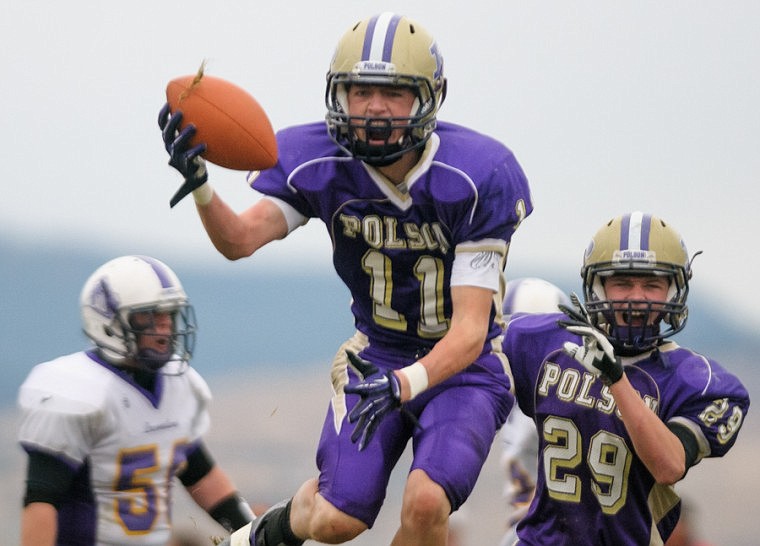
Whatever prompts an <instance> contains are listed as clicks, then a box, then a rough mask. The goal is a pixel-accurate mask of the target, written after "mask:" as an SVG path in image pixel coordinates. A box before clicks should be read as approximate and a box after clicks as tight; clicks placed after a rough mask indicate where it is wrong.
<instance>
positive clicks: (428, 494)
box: [401, 482, 451, 528]
mask: <svg viewBox="0 0 760 546" xmlns="http://www.w3.org/2000/svg"><path fill="white" fill-rule="evenodd" d="M450 510H451V506H450V504H449V501H448V499H447V498H446V494H445V493H444V492H443V489H441V487H440V486H439V485H437V484H435V483H433V482H429V483H428V484H425V485H423V486H421V487H415V488H414V489H413V490H411V491H407V494H406V495H405V497H404V505H403V508H402V515H401V519H402V524H403V525H405V526H407V527H409V528H433V527H435V526H439V525H445V524H446V522H447V521H448V517H449V512H450Z"/></svg>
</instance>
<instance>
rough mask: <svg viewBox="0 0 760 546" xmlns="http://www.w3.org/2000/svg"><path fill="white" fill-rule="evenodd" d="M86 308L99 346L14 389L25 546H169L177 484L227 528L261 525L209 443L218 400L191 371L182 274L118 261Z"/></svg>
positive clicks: (90, 292)
mask: <svg viewBox="0 0 760 546" xmlns="http://www.w3.org/2000/svg"><path fill="white" fill-rule="evenodd" d="M80 307H81V315H82V321H83V326H84V333H85V334H86V335H87V337H89V338H90V340H92V342H93V343H94V347H93V348H91V349H89V350H85V351H81V352H78V353H74V354H70V355H66V356H61V357H59V358H56V359H55V360H52V361H50V362H45V363H42V364H38V365H37V366H35V367H34V368H33V369H32V371H31V373H30V374H29V376H28V377H27V379H26V380H25V381H24V383H23V385H22V386H21V389H20V391H19V396H18V402H19V405H20V408H21V410H22V414H23V418H22V422H21V427H20V430H19V436H18V439H19V442H20V444H21V446H22V447H23V449H24V450H25V451H26V453H27V455H28V470H27V475H26V491H25V496H24V509H23V513H22V521H21V541H22V545H23V546H46V545H53V544H67V545H81V546H91V545H121V546H124V545H136V544H139V545H165V544H167V543H168V542H169V540H170V535H171V504H172V487H173V478H174V477H175V476H176V477H178V478H179V480H180V481H181V483H182V484H183V485H184V486H185V488H186V489H187V491H188V492H189V493H190V496H191V497H192V498H193V500H194V501H195V502H196V503H197V504H198V505H199V506H200V507H201V508H203V509H204V510H206V511H207V512H208V513H209V514H210V515H211V516H212V517H213V518H214V519H215V520H216V521H218V522H219V523H220V524H221V525H223V526H224V527H225V528H227V529H228V530H232V529H236V528H238V527H240V526H242V525H245V524H246V523H248V522H249V521H251V520H252V519H254V517H255V516H254V515H253V512H252V511H251V509H250V507H249V505H248V503H246V502H245V501H244V500H243V499H242V497H240V495H239V494H238V493H237V491H236V489H235V486H234V485H233V483H232V481H231V480H230V478H229V477H228V475H227V474H226V473H225V472H224V471H223V470H222V469H221V468H220V467H219V466H218V465H216V464H215V463H214V460H213V458H212V457H211V455H210V454H209V451H208V450H207V448H206V446H205V445H204V442H203V439H202V436H203V434H204V433H205V432H206V431H207V430H208V427H209V414H208V408H207V406H208V403H209V401H210V399H211V393H210V391H209V388H208V386H207V384H206V382H205V381H204V380H203V379H202V378H201V376H200V375H199V374H198V373H197V372H196V371H195V370H194V369H193V368H191V367H189V364H188V363H189V360H190V358H191V356H192V350H193V345H194V342H195V330H196V323H195V315H194V311H193V307H192V306H191V305H190V303H189V301H188V298H187V295H186V294H185V291H184V289H183V288H182V285H181V284H180V281H179V279H178V278H177V276H176V274H175V273H174V272H173V271H172V270H171V269H170V268H169V267H167V266H166V264H164V263H162V262H160V261H159V260H156V259H154V258H149V257H146V256H123V257H120V258H116V259H114V260H111V261H109V262H107V263H105V264H104V265H102V266H100V267H99V268H98V269H97V270H96V271H95V272H94V273H93V274H92V275H91V276H90V277H89V279H88V280H87V281H86V283H85V285H84V288H83V290H82V293H81V298H80Z"/></svg>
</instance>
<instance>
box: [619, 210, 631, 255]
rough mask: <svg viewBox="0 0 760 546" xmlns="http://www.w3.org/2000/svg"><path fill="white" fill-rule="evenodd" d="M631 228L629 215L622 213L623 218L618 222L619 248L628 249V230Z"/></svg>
mask: <svg viewBox="0 0 760 546" xmlns="http://www.w3.org/2000/svg"><path fill="white" fill-rule="evenodd" d="M630 228H631V215H630V214H625V215H623V220H622V221H621V222H620V250H628V239H629V237H628V231H629V230H630Z"/></svg>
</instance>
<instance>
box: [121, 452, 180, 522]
mask: <svg viewBox="0 0 760 546" xmlns="http://www.w3.org/2000/svg"><path fill="white" fill-rule="evenodd" d="M185 447H186V444H180V445H175V447H174V450H172V464H171V465H170V467H169V469H168V475H167V476H165V477H162V478H164V479H162V480H161V483H162V484H163V485H158V484H157V483H156V482H155V481H154V480H153V478H152V477H153V476H155V475H156V473H157V472H159V471H160V470H161V468H162V466H163V465H161V464H160V461H159V450H158V446H156V445H152V446H142V447H139V448H134V449H128V450H126V449H125V450H122V451H120V452H119V454H118V456H117V465H118V469H119V474H118V478H117V479H116V481H115V483H114V489H115V490H116V498H115V499H114V501H113V505H114V512H115V514H114V515H115V518H116V521H117V522H118V523H119V525H121V527H122V528H123V529H124V532H125V533H126V534H128V535H141V534H145V533H148V532H150V531H151V529H152V528H153V526H154V525H155V522H156V518H158V515H159V513H160V511H161V510H167V509H168V506H166V500H167V499H168V491H161V490H160V489H159V488H160V487H164V488H166V487H168V486H169V484H170V483H171V479H172V476H174V474H175V472H176V470H177V468H178V467H179V465H180V464H181V463H182V462H183V461H184V460H185V458H184V451H185V449H184V448H185Z"/></svg>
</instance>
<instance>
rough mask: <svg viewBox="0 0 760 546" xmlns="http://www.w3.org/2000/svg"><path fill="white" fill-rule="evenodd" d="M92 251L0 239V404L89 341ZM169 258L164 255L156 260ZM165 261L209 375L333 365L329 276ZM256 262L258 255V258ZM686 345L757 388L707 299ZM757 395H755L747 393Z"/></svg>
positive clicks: (740, 346)
mask: <svg viewBox="0 0 760 546" xmlns="http://www.w3.org/2000/svg"><path fill="white" fill-rule="evenodd" d="M113 257H114V255H113V254H110V253H107V252H106V251H103V250H91V251H85V250H82V249H77V248H74V249H64V248H60V247H55V246H50V247H46V246H45V245H44V244H34V245H29V244H19V243H16V242H13V241H8V240H3V239H1V238H0V311H1V312H0V369H2V370H3V373H4V380H3V381H2V382H0V408H2V407H5V406H8V405H10V404H13V401H14V399H15V394H16V390H17V388H18V385H19V384H20V382H21V381H22V380H23V378H24V377H25V376H26V374H27V372H28V370H29V368H30V367H31V366H32V365H33V364H35V363H37V362H41V361H44V360H48V359H50V358H53V357H55V356H58V355H60V354H65V353H69V352H74V351H77V350H80V349H81V348H83V347H84V346H85V345H86V339H85V337H84V335H83V334H82V333H81V330H80V328H81V326H80V318H79V305H78V299H79V291H80V289H81V287H82V284H83V283H84V281H85V279H86V278H87V277H88V275H90V273H92V271H94V270H95V268H96V267H98V266H99V265H101V264H102V263H104V262H105V261H107V260H109V259H111V258H113ZM156 257H158V258H162V257H161V256H156ZM166 261H167V263H169V265H171V266H172V268H173V269H174V270H175V271H176V272H177V273H178V275H179V276H180V278H181V279H182V282H183V284H184V286H185V289H186V290H187V292H188V294H189V295H190V298H191V300H192V302H193V304H194V306H195V308H196V313H197V316H198V323H199V333H198V344H197V350H196V354H195V357H194V359H193V365H194V366H195V367H196V368H197V369H198V370H199V371H200V372H201V373H202V374H204V375H205V376H207V377H213V376H215V375H224V374H225V373H226V372H229V371H231V370H240V369H243V368H247V369H260V370H266V371H267V372H270V371H276V370H277V369H278V368H290V369H299V368H301V369H302V368H303V367H304V366H312V365H323V366H327V363H328V362H329V361H330V360H331V358H332V356H333V354H334V353H335V350H336V349H337V347H338V345H339V344H340V343H341V341H342V340H343V339H345V338H346V337H348V336H349V335H351V333H352V331H353V319H352V317H351V314H350V311H349V308H348V305H349V298H350V296H349V293H348V290H347V289H346V288H345V287H344V286H343V285H342V283H341V282H340V281H339V279H338V277H337V275H336V274H335V273H334V272H332V271H320V272H319V273H318V274H315V273H314V272H312V271H302V272H298V270H297V269H295V268H294V271H296V272H295V273H291V274H288V275H284V274H282V273H279V272H278V273H272V272H261V271H259V270H257V269H256V268H249V267H242V268H241V267H237V265H238V264H236V265H235V266H233V265H230V266H229V268H227V267H219V266H214V267H211V266H205V267H204V266H193V267H190V266H188V265H187V264H186V263H176V264H175V263H173V262H172V261H171V260H169V259H166ZM252 261H254V262H255V258H253V259H252ZM526 275H539V276H544V277H545V278H547V279H550V280H551V281H552V282H555V283H557V284H558V285H559V286H561V287H562V288H563V289H565V290H567V291H570V290H576V291H577V290H578V283H579V280H580V279H578V277H577V276H573V277H572V278H568V279H557V278H556V276H555V275H550V274H546V273H545V272H542V271H539V270H532V269H531V268H530V266H529V265H527V264H519V267H518V266H515V267H513V268H511V269H510V277H520V276H526ZM690 308H691V318H690V319H689V326H688V327H687V328H686V330H685V331H684V332H682V333H681V334H679V335H678V336H677V337H676V340H677V341H678V342H679V343H681V344H682V345H685V346H688V347H691V348H693V349H695V350H697V351H700V352H704V353H705V354H708V355H710V356H713V357H715V358H717V359H718V360H719V361H721V362H723V363H724V364H726V365H727V366H729V367H730V368H731V369H732V370H733V371H735V372H736V373H737V374H739V375H740V377H742V379H744V380H745V381H746V382H747V383H748V384H749V383H754V384H755V385H757V384H759V383H760V379H758V377H760V376H758V373H760V367H759V366H755V365H754V364H753V359H754V358H755V355H757V354H758V353H760V339H758V336H757V335H756V333H755V332H753V331H750V330H748V329H746V327H743V326H742V324H741V323H740V321H739V320H738V318H736V317H733V316H732V315H730V314H729V313H728V312H727V311H726V310H725V309H723V308H722V307H720V306H719V305H716V303H715V300H714V299H713V298H712V297H711V296H710V294H706V293H693V294H692V295H691V296H690ZM750 390H752V389H750Z"/></svg>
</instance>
